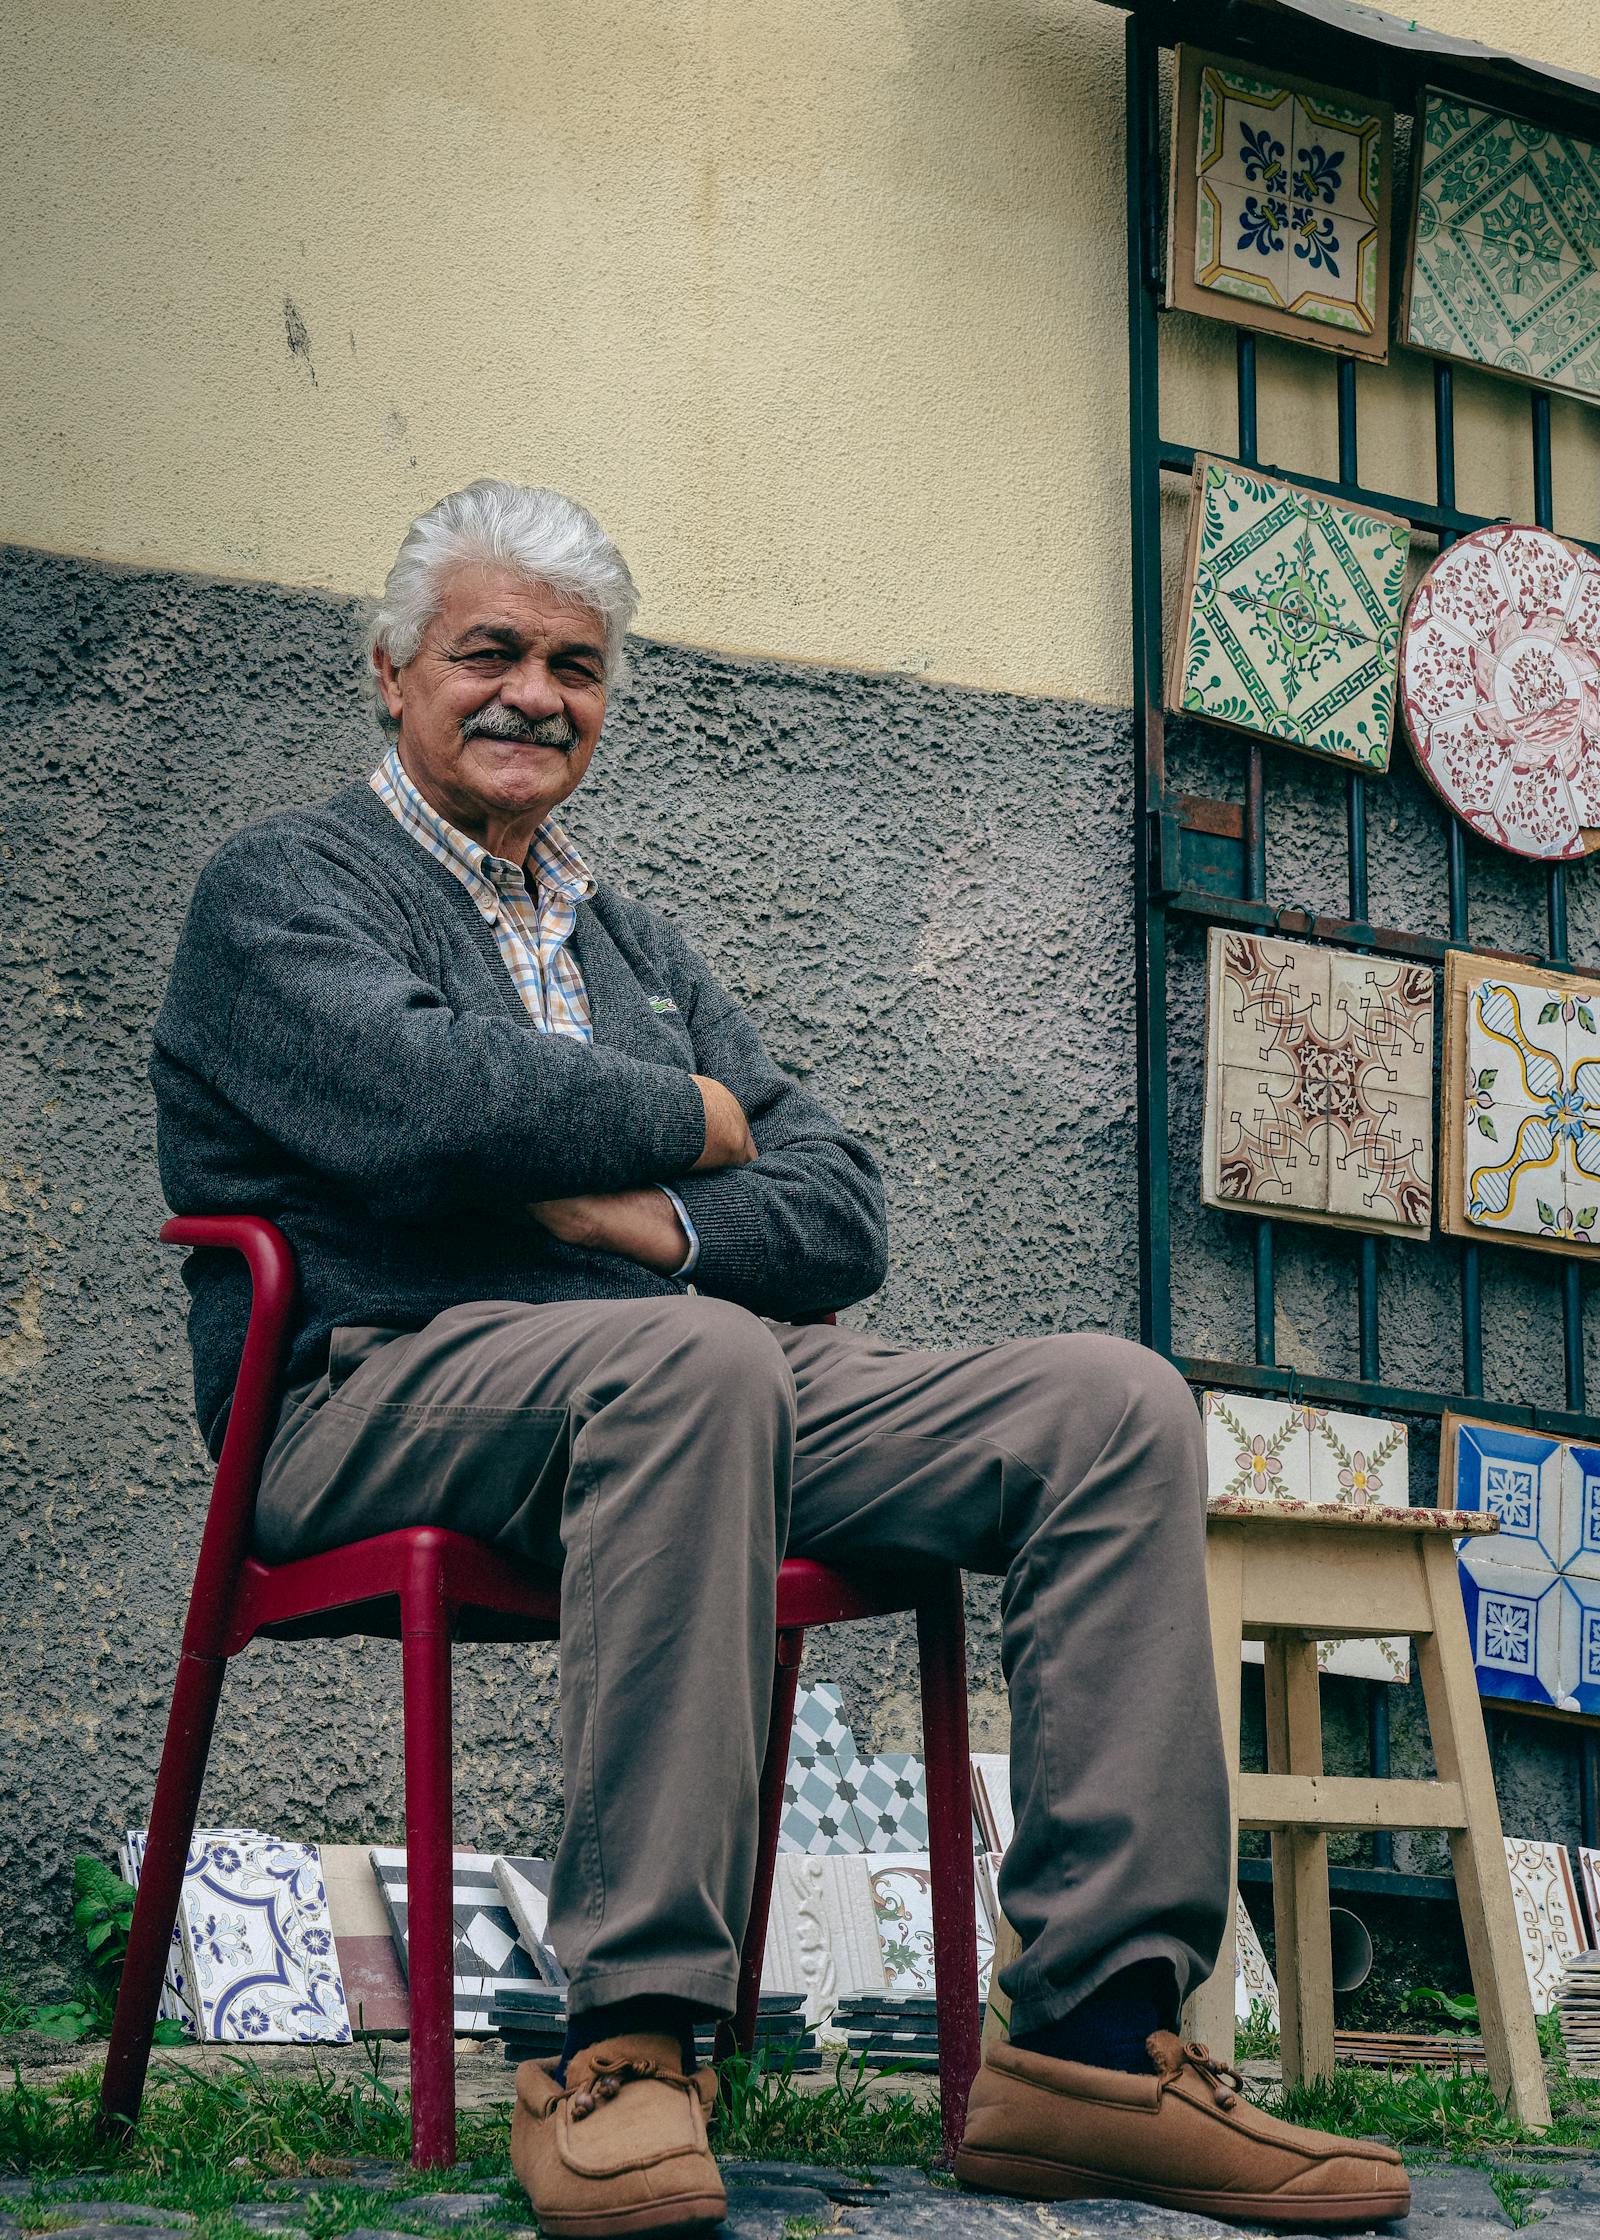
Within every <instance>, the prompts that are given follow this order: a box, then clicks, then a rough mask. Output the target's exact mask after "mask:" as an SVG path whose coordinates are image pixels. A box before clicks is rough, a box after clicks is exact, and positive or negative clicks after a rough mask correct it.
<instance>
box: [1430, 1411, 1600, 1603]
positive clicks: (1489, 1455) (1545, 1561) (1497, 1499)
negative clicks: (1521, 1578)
mask: <svg viewBox="0 0 1600 2240" xmlns="http://www.w3.org/2000/svg"><path fill="white" fill-rule="evenodd" d="M1596 1462H1597V1464H1600V1456H1597V1457H1596ZM1565 1475H1566V1473H1565V1468H1564V1449H1563V1446H1562V1442H1561V1441H1560V1440H1559V1439H1546V1438H1541V1437H1537V1436H1536V1435H1535V1434H1533V1433H1532V1432H1527V1431H1509V1430H1505V1429H1503V1428H1502V1427H1501V1426H1500V1425H1499V1424H1488V1423H1463V1424H1460V1425H1459V1426H1458V1427H1457V1430H1456V1463H1455V1486H1454V1490H1453V1496H1452V1499H1451V1504H1450V1505H1451V1506H1452V1507H1454V1508H1457V1509H1477V1510H1480V1511H1484V1512H1487V1513H1488V1514H1489V1515H1490V1516H1496V1517H1498V1518H1499V1519H1500V1530H1499V1532H1498V1533H1497V1534H1496V1535H1495V1538H1494V1542H1493V1560H1494V1562H1495V1563H1496V1564H1497V1565H1502V1566H1503V1565H1513V1566H1528V1567H1531V1568H1532V1569H1534V1570H1536V1571H1558V1570H1559V1569H1560V1568H1561V1564H1562V1561H1563V1550H1562V1541H1563V1516H1562V1512H1563V1507H1564V1501H1565V1483H1564V1481H1565Z"/></svg>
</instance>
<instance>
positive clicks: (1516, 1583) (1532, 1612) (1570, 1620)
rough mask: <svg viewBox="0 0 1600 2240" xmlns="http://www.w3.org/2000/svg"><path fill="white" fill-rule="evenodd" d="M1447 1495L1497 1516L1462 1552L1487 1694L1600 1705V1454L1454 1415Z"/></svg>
mask: <svg viewBox="0 0 1600 2240" xmlns="http://www.w3.org/2000/svg"><path fill="white" fill-rule="evenodd" d="M1440 1500H1441V1502H1442V1503H1452V1504H1454V1506H1455V1508H1456V1510H1457V1511H1458V1512H1460V1513H1465V1512H1468V1511H1472V1510H1480V1511H1482V1512H1483V1513H1484V1514H1486V1515H1491V1516H1495V1517H1498V1519H1499V1520H1500V1530H1499V1532H1498V1533H1497V1534H1496V1535H1495V1537H1494V1538H1493V1539H1492V1540H1484V1541H1480V1542H1478V1543H1477V1544H1476V1546H1474V1547H1470V1548H1469V1547H1467V1546H1465V1545H1463V1546H1462V1548H1461V1549H1460V1551H1459V1555H1460V1568H1461V1584H1462V1594H1463V1597H1464V1599H1465V1602H1466V1607H1467V1613H1468V1621H1469V1630H1470V1631H1471V1632H1472V1638H1473V1652H1474V1656H1475V1657H1476V1659H1477V1663H1478V1686H1479V1689H1480V1691H1481V1692H1482V1693H1483V1694H1484V1695H1486V1696H1495V1695H1509V1696H1512V1697H1515V1698H1517V1699H1519V1700H1521V1701H1523V1702H1530V1703H1540V1704H1550V1705H1553V1706H1554V1707H1555V1708H1556V1709H1557V1710H1561V1711H1583V1712H1588V1713H1594V1714H1600V1451H1597V1450H1596V1449H1595V1448H1593V1447H1587V1446H1583V1445H1580V1444H1578V1443H1576V1442H1568V1441H1566V1440H1563V1439H1554V1438H1550V1437H1548V1436H1546V1435H1545V1434H1544V1433H1542V1432H1531V1431H1516V1430H1510V1429H1508V1428H1506V1427H1505V1426H1504V1425H1501V1424H1494V1423H1477V1422H1473V1421H1471V1420H1470V1419H1467V1418H1463V1417H1460V1416H1451V1415H1447V1416H1446V1417H1445V1419H1444V1426H1443V1436H1442V1438H1441V1442H1440ZM1523 1612H1526V1613H1527V1615H1526V1617H1524V1616H1523V1615H1522V1613H1523ZM1480 1634H1481V1635H1483V1637H1484V1639H1485V1640H1486V1641H1487V1643H1488V1646H1487V1649H1486V1650H1485V1651H1484V1653H1480V1645H1479V1644H1480ZM1491 1634H1492V1636H1493V1638H1492V1639H1490V1636H1491ZM1530 1644H1531V1649H1532V1654H1531V1659H1530V1653H1529V1651H1530Z"/></svg>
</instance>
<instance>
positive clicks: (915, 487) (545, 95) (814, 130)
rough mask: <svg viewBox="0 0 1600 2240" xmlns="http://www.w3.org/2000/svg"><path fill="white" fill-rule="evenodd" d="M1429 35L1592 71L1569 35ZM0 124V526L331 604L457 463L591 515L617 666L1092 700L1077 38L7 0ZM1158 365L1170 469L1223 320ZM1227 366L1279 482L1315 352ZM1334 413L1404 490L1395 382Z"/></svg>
mask: <svg viewBox="0 0 1600 2240" xmlns="http://www.w3.org/2000/svg"><path fill="white" fill-rule="evenodd" d="M1429 20H1431V21H1433V22H1435V23H1436V24H1437V25H1438V26H1439V27H1440V28H1443V29H1447V30H1452V31H1460V32H1463V33H1466V34H1467V35H1469V36H1476V37H1481V38H1485V39H1506V40H1508V41H1509V43H1511V44H1513V45H1515V46H1517V47H1518V48H1520V49H1521V50H1522V51H1524V52H1526V53H1528V54H1533V55H1538V56H1540V57H1541V58H1543V59H1545V60H1548V61H1551V62H1555V63H1560V64H1564V65H1567V66H1570V67H1573V68H1578V69H1589V70H1596V69H1600V33H1597V32H1596V29H1595V20H1594V9H1593V6H1592V0H1540V4H1539V5H1537V6H1536V5H1534V4H1533V0H1433V5H1432V7H1431V9H1430V10H1429ZM0 135H3V141H0V144H3V146H4V148H5V150H6V153H5V156H4V158H3V159H0V164H3V176H0V196H3V198H4V199H3V203H0V207H5V205H11V207H9V208H6V209H5V217H6V237H7V240H8V244H9V246H8V253H7V259H6V267H5V272H4V276H3V278H0V347H3V350H4V359H5V365H6V374H7V378H6V381H5V384H4V392H5V394H4V402H3V404H0V445H3V451H4V457H5V461H6V465H5V471H4V475H3V485H4V490H3V495H0V537H4V538H9V539H13V540H16V541H19V542H23V543H31V544H39V545H45V546H49V547H52V548H56V549H60V550H67V551H74V552H82V553H89V554H96V555H103V556H105V557H108V558H112V559H119V560H135V561H149V562H155V563H160V564H170V565H176V566H180V567H187V568H196V569H202V570H208V571H215V572H217V573H220V574H226V575H246V576H257V577H263V578H268V579H272V580H276V581H282V582H290V583H302V584H316V585H327V586H331V587H334V588H337V589H341V590H347V589H362V590H366V589H373V588H375V587H376V585H377V583H378V582H379V580H380V579H381V577H382V574H383V571H384V569H385V567H386V565H387V563H388V560H389V558H390V557H391V556H392V553H393V550H394V547H395V544H396V543H397V541H398V538H399V535H400V533H401V531H402V529H403V527H404V524H405V522H406V520H407V519H408V518H409V516H410V515H411V514H412V513H414V512H415V511H416V510H417V509H418V508H419V507H420V506H422V505H424V504H426V503H427V502H428V501H429V500H430V499H431V498H433V497H435V496H436V495H438V494H439V493H440V492H441V491H442V490H445V489H447V488H449V487H451V486H452V485H454V484H456V483H458V482H461V481H464V480H466V479H468V478H469V477H471V476H472V475H474V474H480V473H484V472H500V473H507V474H511V475H515V476H518V477H520V478H524V479H528V480H541V481H550V482H554V483H557V484H559V485H561V486H562V487H564V488H567V489H569V490H571V491H573V492H574V493H575V494H577V495H579V496H581V497H583V498H584V499H586V500H587V501H588V502H589V503H590V504H592V505H593V506H594V507H595V509H596V510H597V511H598V512H599V513H600V515H601V517H602V518H603V519H604V520H605V521H606V523H607V525H608V526H609V527H610V528H612V530H613V531H614V532H615V533H616V534H617V535H618V537H619V538H620V539H621V541H622V543H623V545H624V548H625V549H626V550H627V552H628V554H629V556H630V558H631V560H632V562H633V565H634V568H635V571H636V573H637V575H638V577H639V580H640V583H641V585H642V587H643V590H644V594H645V601H644V609H643V612H642V614H641V616H640V626H641V628H642V629H644V630H646V631H647V632H648V633H649V634H651V635H653V636H657V637H666V638H677V639H684V640H690V641H694V642H697V643H701V644H708V645H715V646H720V647H726V648H730V649H759V650H762V651H770V652H775V653H780V654H785V655H793V656H799V657H803V658H808V659H814V660H822V661H831V662H839V663H845V664H854V665H860V666H864V667H888V668H896V669H909V670H920V671H925V672H926V673H927V674H929V675H932V676H936V677H940V678H951V679H956V680H960V681H964V682H971V683H976V684H985V685H1001V686H1008V687H1013V688H1017V689H1023V690H1030V691H1039V692H1051V693H1066V694H1082V695H1087V696H1089V697H1091V698H1099V699H1104V700H1110V701H1116V700H1125V699H1126V698H1127V696H1128V690H1129V686H1128V650H1127V621H1126V608H1127V590H1126V582H1127V570H1126V560H1125V552H1126V530H1125V508H1126V465H1125V452H1126V441H1127V437H1126V410H1125V399H1126V364H1125V347H1124V308H1123V306H1124V277H1123V261H1122V193H1123V188H1122V17H1121V15H1120V13H1118V12H1117V11H1116V10H1114V9H1111V8H1108V7H1104V6H1102V5H1099V4H1098V0H471V4H470V5H466V4H454V0H384V4H383V5H382V6H380V5H378V4H377V0H316V4H315V5H311V4H308V0H289V4H280V5H277V6H275V7H269V8H261V7H260V6H258V5H256V4H254V0H251V4H249V5H245V4H243V0H167V4H166V5H157V4H155V0H75V4H74V6H73V7H72V8H71V9H68V8H66V7H65V6H63V5H61V0H48V4H40V0H34V4H32V5H30V4H28V0H12V5H11V7H10V8H9V9H8V10H7V11H6V14H5V19H4V23H3V24H0ZM286 300H287V302H289V303H291V304H292V305H293V307H294V312H293V317H294V320H295V321H296V322H297V323H298V326H299V328H300V330H302V331H303V334H304V337H305V338H306V347H305V349H304V350H303V351H302V352H300V353H298V354H297V353H294V352H291V350H290V348H289V346H288V341H287V338H286V320H285V304H286ZM1173 341H1174V343H1175V344H1176V345H1177V347H1176V348H1175V349H1174V350H1173V351H1172V352H1171V353H1170V357H1171V360H1172V374H1171V379H1170V382H1169V405H1168V410H1167V411H1166V412H1165V414H1164V419H1165V422H1166V425H1167V427H1168V429H1169V431H1170V432H1172V433H1173V434H1175V435H1178V436H1180V437H1185V438H1188V439H1191V440H1198V441H1201V442H1215V443H1226V442H1227V440H1228V430H1229V423H1228V420H1227V417H1226V411H1225V406H1226V400H1227V399H1228V397H1229V395H1230V393H1231V368H1232V342H1231V335H1230V332H1229V330H1227V329H1226V328H1223V327H1221V326H1217V325H1213V324H1211V323H1208V322H1202V321H1195V320H1185V321H1182V322H1175V323H1174V327H1173ZM1262 360H1263V370H1264V392H1263V407H1262V431H1261V449H1262V455H1263V456H1264V457H1266V458H1272V457H1275V456H1276V457H1279V458H1283V459H1286V460H1293V461H1295V462H1296V463H1298V464H1300V465H1302V466H1304V467H1306V468H1307V469H1308V470H1312V471H1314V470H1315V468H1316V466H1317V464H1318V462H1319V460H1325V459H1327V458H1328V457H1329V456H1330V454H1331V419H1332V407H1331V382H1332V376H1331V371H1330V366H1331V361H1328V360H1323V359H1320V358H1318V359H1313V358H1312V357H1311V355H1310V354H1309V353H1304V352H1295V351H1293V350H1291V349H1289V348H1287V347H1282V348H1278V347H1273V346H1264V347H1263V351H1262ZM1362 382H1363V395H1364V398H1365V399H1367V400H1369V401H1368V402H1367V403H1366V404H1364V408H1363V423H1362V439H1363V454H1362V464H1363V472H1364V476H1365V478H1366V479H1367V480H1368V481H1369V482H1371V483H1374V484H1380V485H1381V484H1383V483H1385V481H1389V482H1391V483H1392V484H1394V485H1396V486H1403V485H1404V484H1405V483H1408V482H1414V481H1415V479H1416V471H1417V470H1416V465H1415V461H1416V460H1417V458H1418V457H1419V456H1424V457H1425V456H1427V454H1428V452H1429V448H1430V445H1431V434H1430V431H1429V423H1428V417H1427V401H1428V395H1429V386H1428V379H1427V373H1426V368H1425V367H1424V366H1422V365H1421V363H1420V362H1407V361H1405V360H1404V359H1403V357H1401V358H1400V360H1399V362H1398V363H1397V365H1396V366H1395V367H1394V368H1392V369H1391V371H1390V372H1389V373H1387V374H1386V373H1384V372H1381V371H1379V372H1374V373H1370V374H1367V373H1364V374H1363V376H1362ZM1459 387H1460V392H1461V399H1462V403H1461V413H1462V417H1461V475H1462V490H1461V495H1462V500H1463V502H1464V503H1466V504H1468V505H1471V506H1474V507H1477V508H1480V509H1481V510H1484V511H1517V510H1524V509H1525V508H1526V506H1527V504H1528V496H1527V463H1526V449H1527V446H1526V439H1525V425H1526V423H1525V415H1523V414H1521V413H1518V412H1516V411H1511V412H1507V411H1506V410H1504V409H1503V407H1504V405H1505V402H1506V397H1507V390H1506V385H1504V384H1500V383H1495V382H1491V381H1489V380H1488V379H1487V378H1483V377H1478V376H1474V375H1471V374H1467V375H1464V376H1462V378H1461V381H1460V384H1459ZM1380 388H1381V392H1382V396H1383V399H1384V409H1383V410H1382V411H1381V412H1380V411H1378V410H1377V409H1375V407H1376V405H1377V402H1378V399H1379V394H1380ZM1391 399H1392V400H1393V403H1392V408H1391V406H1390V402H1389V400H1391ZM1555 423H1556V437H1557V445H1558V458H1557V478H1556V487H1557V503H1558V511H1559V513H1560V515H1561V517H1562V518H1563V520H1564V521H1565V522H1566V523H1567V524H1568V525H1570V526H1571V527H1573V528H1574V529H1577V530H1580V531H1583V532H1584V533H1588V534H1594V533H1595V531H1596V529H1597V528H1600V460H1597V456H1596V454H1597V450H1600V447H1597V446H1596V445H1595V443H1594V434H1595V430H1596V422H1595V421H1594V419H1593V418H1592V417H1591V416H1590V415H1589V414H1588V413H1587V411H1586V410H1585V408H1582V407H1579V406H1577V405H1573V404H1566V403H1560V402H1558V404H1557V405H1556V408H1555ZM1419 447H1420V449H1419Z"/></svg>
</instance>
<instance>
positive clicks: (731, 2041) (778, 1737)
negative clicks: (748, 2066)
mask: <svg viewBox="0 0 1600 2240" xmlns="http://www.w3.org/2000/svg"><path fill="white" fill-rule="evenodd" d="M804 1648H805V1634H804V1633H803V1632H802V1631H801V1629H800V1628H799V1627H798V1626H788V1627H785V1628H784V1630H783V1632H781V1633H780V1634H779V1635H778V1653H777V1663H776V1666H775V1668H774V1671H773V1675H772V1710H771V1712H770V1714H769V1715H768V1719H767V1754H766V1756H765V1758H764V1759H763V1760H762V1763H761V1796H760V1803H759V1805H758V1807H757V1810H758V1812H759V1814H760V1828H759V1832H758V1834H757V1838H756V1874H755V1882H754V1884H753V1886H752V1888H751V1892H750V1912H749V1915H748V1917H747V1918H746V1921H745V1926H744V1949H743V1951H742V1952H741V1953H740V1955H739V2003H738V2006H737V2008H736V2010H735V2012H734V2018H733V2024H732V2027H731V2028H730V2027H729V2025H728V2024H727V2023H726V2022H722V2023H719V2024H718V2025H717V2039H716V2058H717V2059H718V2060H719V2061H722V2060H725V2059H726V2058H727V2056H728V2055H729V2054H730V2053H731V2052H732V2051H733V2050H734V2047H735V2046H736V2045H737V2046H738V2048H739V2050H740V2051H741V2052H742V2053H749V2052H750V2051H751V2050H752V2048H753V2047H754V2045H755V2042H756V2016H757V2014H758V2013H759V2011H760V2007H761V1964H762V1962H763V1960H764V1959H765V1958H766V1952H767V1917H768V1915H769V1914H770V1913H771V1911H772V1881H773V1877H774V1875H775V1874H776V1873H777V1870H778V1835H779V1831H780V1829H781V1827H782V1823H783V1783H784V1777H785V1775H786V1774H787V1773H788V1770H789V1737H790V1735H791V1733H792V1732H793V1730H794V1699H795V1695H796V1692H797V1690H798V1688H799V1685H800V1658H801V1655H802V1653H803V1651H804Z"/></svg>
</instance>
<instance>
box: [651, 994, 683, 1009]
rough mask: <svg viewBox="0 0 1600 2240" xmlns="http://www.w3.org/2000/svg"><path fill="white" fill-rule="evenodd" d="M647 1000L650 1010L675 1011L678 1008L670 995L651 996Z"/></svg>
mask: <svg viewBox="0 0 1600 2240" xmlns="http://www.w3.org/2000/svg"><path fill="white" fill-rule="evenodd" d="M648 1000H649V1004H650V1008H651V1010H652V1011H676V1010H677V1008H678V1007H677V1005H676V1004H675V1003H674V1002H673V1000H672V998H671V996H651V997H650V998H649V999H648Z"/></svg>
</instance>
